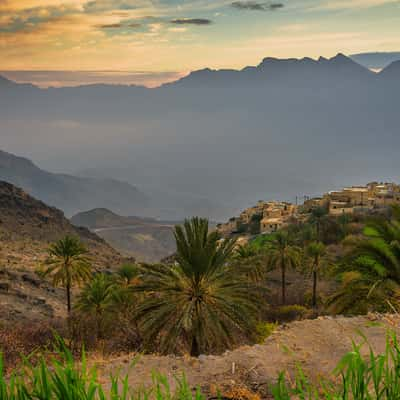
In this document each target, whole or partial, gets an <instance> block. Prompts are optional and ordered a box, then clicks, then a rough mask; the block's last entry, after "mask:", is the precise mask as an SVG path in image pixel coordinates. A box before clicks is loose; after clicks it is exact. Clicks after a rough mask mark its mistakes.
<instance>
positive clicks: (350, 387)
mask: <svg viewBox="0 0 400 400" xmlns="http://www.w3.org/2000/svg"><path fill="white" fill-rule="evenodd" d="M361 347H362V346H360V345H355V344H353V351H351V352H350V353H348V354H346V355H345V356H344V357H343V358H342V360H341V361H340V363H339V364H338V366H337V368H336V369H335V371H334V375H335V376H337V377H339V378H340V382H339V383H336V384H333V383H332V382H331V381H328V380H324V381H322V382H320V383H319V384H318V385H314V384H312V383H311V382H310V381H309V380H308V379H307V377H306V376H305V375H304V374H303V372H302V371H301V369H299V371H298V375H297V378H296V380H295V383H294V385H292V386H290V385H288V384H287V382H286V380H285V375H284V374H283V373H282V374H281V375H280V377H279V379H278V383H277V384H276V385H274V386H273V387H272V389H271V390H272V393H273V396H274V399H275V400H290V399H305V400H306V399H307V400H319V399H324V400H350V399H351V400H395V399H399V398H400V374H399V370H400V347H399V344H398V342H397V339H396V336H395V335H390V336H389V337H388V340H387V344H386V352H385V353H384V354H375V353H374V351H373V350H372V348H370V349H369V356H368V357H363V355H362V353H361Z"/></svg>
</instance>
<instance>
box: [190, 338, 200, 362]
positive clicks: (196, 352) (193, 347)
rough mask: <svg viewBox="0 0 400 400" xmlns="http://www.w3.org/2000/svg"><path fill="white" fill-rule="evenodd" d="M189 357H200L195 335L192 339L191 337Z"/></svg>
mask: <svg viewBox="0 0 400 400" xmlns="http://www.w3.org/2000/svg"><path fill="white" fill-rule="evenodd" d="M190 355H191V356H192V357H198V356H199V355H200V349H199V344H198V343H197V338H196V335H193V337H192V344H191V348H190Z"/></svg>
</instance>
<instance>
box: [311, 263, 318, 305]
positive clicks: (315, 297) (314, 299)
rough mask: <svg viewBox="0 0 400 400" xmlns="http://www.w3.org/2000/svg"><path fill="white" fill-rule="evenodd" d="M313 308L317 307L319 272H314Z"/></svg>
mask: <svg viewBox="0 0 400 400" xmlns="http://www.w3.org/2000/svg"><path fill="white" fill-rule="evenodd" d="M312 306H313V308H316V307H317V271H316V270H315V269H314V271H313V292H312Z"/></svg>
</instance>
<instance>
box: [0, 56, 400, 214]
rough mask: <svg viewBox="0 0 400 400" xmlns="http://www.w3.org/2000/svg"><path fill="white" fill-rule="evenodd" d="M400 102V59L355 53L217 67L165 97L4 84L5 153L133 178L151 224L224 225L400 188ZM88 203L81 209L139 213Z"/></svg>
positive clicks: (159, 91) (150, 92) (105, 88)
mask: <svg viewBox="0 0 400 400" xmlns="http://www.w3.org/2000/svg"><path fill="white" fill-rule="evenodd" d="M398 104H400V64H399V62H394V63H392V64H390V65H389V66H387V67H386V68H385V69H383V70H382V71H381V72H379V73H376V72H373V71H370V70H369V69H367V68H365V67H363V66H361V65H360V64H358V63H356V62H354V61H353V60H352V59H350V58H349V57H346V56H345V55H343V54H338V55H337V56H335V57H332V58H330V59H326V58H322V57H321V58H319V59H317V60H313V59H310V58H303V59H299V60H297V59H288V60H279V59H274V58H270V57H267V58H265V59H264V60H262V62H261V63H260V64H259V65H257V66H253V67H252V66H250V67H246V68H243V69H242V70H240V71H236V70H211V69H207V68H206V69H203V70H199V71H194V72H192V73H190V74H188V75H187V76H186V77H184V78H182V79H180V80H178V81H176V82H173V83H170V84H166V85H163V86H162V87H159V88H155V89H147V88H144V87H139V86H122V85H87V86H81V87H74V88H49V89H39V88H37V87H35V86H33V85H29V84H16V83H13V82H10V81H8V80H1V82H0V118H1V121H2V123H1V126H0V130H1V138H2V139H1V141H2V144H1V145H2V148H3V149H6V150H7V151H11V152H13V153H17V154H24V155H26V156H28V157H29V158H30V159H34V160H35V161H37V162H39V163H40V165H41V166H42V167H43V168H45V169H46V170H52V171H55V170H56V171H60V170H61V171H67V172H68V173H69V174H70V175H75V176H76V175H82V171H90V174H89V175H90V176H96V177H98V178H99V177H100V178H101V177H113V178H115V179H118V180H123V181H125V182H128V183H129V184H131V185H133V186H135V187H137V188H139V190H140V191H142V192H143V193H146V195H147V196H148V197H149V198H150V203H151V206H152V207H151V208H152V213H151V214H150V213H147V214H146V216H149V215H153V216H155V217H157V218H162V219H169V220H170V219H175V220H181V219H182V218H184V217H185V216H189V215H194V214H199V215H203V216H209V217H211V218H212V219H214V220H223V219H225V218H227V217H229V216H231V215H234V213H235V212H236V211H237V210H240V209H243V208H245V207H246V206H248V205H249V204H252V203H253V202H254V199H255V198H256V199H265V200H273V199H280V200H291V201H294V200H295V196H303V195H313V194H317V193H321V192H324V191H326V190H327V189H328V188H335V187H340V186H343V185H346V184H348V183H349V182H350V183H357V182H365V181H372V180H398V179H399V174H398V171H399V161H398V156H397V151H396V149H397V148H398V146H399V145H400V137H399V135H398V129H399V123H398V106H397V105H398ZM28 142H29V146H27V143H28ZM85 175H88V174H85ZM87 205H89V204H84V207H83V206H82V207H81V206H80V207H74V210H76V209H77V208H80V209H79V210H77V211H84V210H86V209H91V208H96V207H106V208H108V209H111V210H112V211H115V212H117V213H120V214H122V215H138V212H136V211H135V210H128V209H127V208H124V209H122V206H121V207H120V208H118V207H116V206H115V205H110V204H105V203H103V204H101V205H100V204H91V205H90V207H87ZM64 208H66V206H64ZM67 209H68V210H72V207H69V208H67ZM139 211H140V210H139ZM139 215H141V216H143V215H144V214H143V213H141V214H139Z"/></svg>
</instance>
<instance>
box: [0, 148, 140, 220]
mask: <svg viewBox="0 0 400 400" xmlns="http://www.w3.org/2000/svg"><path fill="white" fill-rule="evenodd" d="M0 180H4V181H7V182H10V183H12V184H14V185H16V186H18V187H21V188H23V189H24V190H25V191H27V192H28V193H29V194H31V195H32V196H35V197H37V198H39V199H41V200H42V201H44V202H45V203H46V204H50V205H52V206H55V207H58V208H60V209H62V210H63V211H64V212H65V213H66V214H67V215H71V214H73V213H76V212H77V211H80V210H84V209H88V208H93V207H96V206H106V207H112V208H113V209H116V210H119V211H121V212H122V211H128V210H129V211H131V212H134V211H140V210H143V209H145V208H146V204H147V202H148V198H147V197H146V196H145V195H144V194H143V193H141V192H140V191H139V190H138V189H137V188H135V187H134V186H132V185H129V184H128V183H124V182H120V181H117V180H114V179H94V178H82V177H76V176H72V175H65V174H53V173H50V172H47V171H44V170H42V169H40V168H38V167H37V166H36V165H35V164H34V163H33V162H32V161H30V160H28V159H26V158H23V157H17V156H15V155H13V154H10V153H6V152H4V151H1V150H0Z"/></svg>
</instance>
